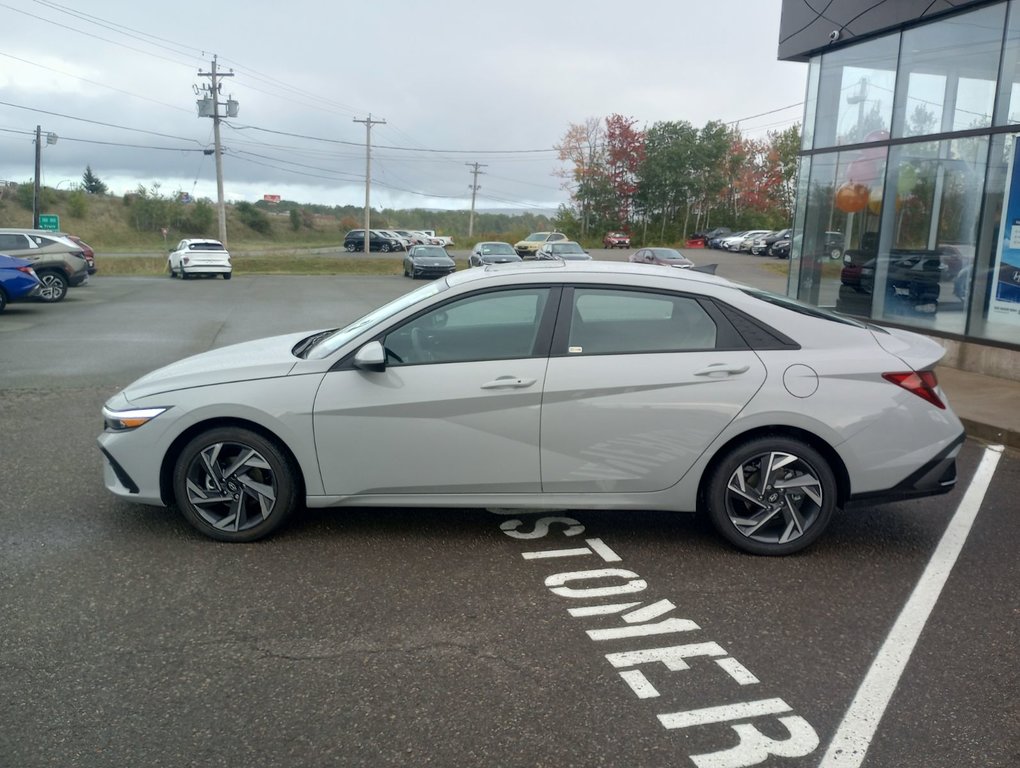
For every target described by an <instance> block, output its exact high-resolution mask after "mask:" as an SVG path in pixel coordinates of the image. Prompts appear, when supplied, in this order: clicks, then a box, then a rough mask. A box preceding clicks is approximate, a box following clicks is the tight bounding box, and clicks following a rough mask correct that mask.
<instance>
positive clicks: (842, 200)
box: [836, 182, 869, 213]
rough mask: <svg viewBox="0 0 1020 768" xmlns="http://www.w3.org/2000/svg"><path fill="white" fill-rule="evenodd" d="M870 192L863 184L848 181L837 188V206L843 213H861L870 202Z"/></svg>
mask: <svg viewBox="0 0 1020 768" xmlns="http://www.w3.org/2000/svg"><path fill="white" fill-rule="evenodd" d="M868 194H869V190H868V188H867V187H866V186H864V185H863V184H852V183H850V182H847V183H846V184H844V185H843V186H842V187H840V188H839V189H837V190H836V207H837V208H838V209H839V210H841V211H843V213H860V212H861V211H863V210H864V208H865V207H866V206H867V204H868Z"/></svg>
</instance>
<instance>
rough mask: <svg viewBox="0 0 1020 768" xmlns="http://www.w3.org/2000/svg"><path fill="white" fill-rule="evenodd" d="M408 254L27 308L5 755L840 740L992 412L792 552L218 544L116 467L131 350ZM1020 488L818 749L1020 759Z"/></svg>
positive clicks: (525, 750) (785, 756)
mask: <svg viewBox="0 0 1020 768" xmlns="http://www.w3.org/2000/svg"><path fill="white" fill-rule="evenodd" d="M743 258H745V259H750V258H751V257H743ZM412 285H413V284H412V282H411V281H410V280H406V279H404V278H401V277H359V278H354V277H335V278H323V277H315V278H301V277H243V276H239V277H235V278H234V280H232V281H231V282H230V283H226V282H224V281H212V280H209V281H189V282H187V283H185V282H182V281H172V280H168V279H166V278H162V279H160V278H152V279H145V278H111V277H102V276H99V277H97V278H96V279H95V280H94V282H93V284H92V285H91V286H89V287H88V288H84V289H80V290H77V291H74V292H72V293H71V295H70V296H69V297H68V298H67V300H66V301H64V302H62V303H61V304H59V305H52V306H46V307H35V306H33V305H30V304H26V305H13V306H11V307H10V308H9V309H8V312H7V313H5V316H4V318H3V321H4V323H3V326H2V332H0V386H2V387H3V389H4V400H3V402H4V411H3V412H4V420H3V422H4V435H5V439H4V440H3V442H2V443H0V452H2V461H3V466H4V490H3V494H2V496H0V520H2V521H3V535H2V536H0V585H2V589H0V611H2V614H0V615H2V616H3V617H4V620H3V629H2V631H0V635H2V637H3V639H4V642H3V643H2V644H0V668H2V669H3V670H4V674H3V675H0V718H2V722H3V723H4V725H3V726H2V727H0V765H12V766H44V765H47V766H48V765H89V766H123V765H129V764H145V765H151V766H162V765H166V766H176V765H181V764H186V763H192V764H206V765H220V764H222V765H240V764H244V765H252V766H261V765H265V766H270V765H345V766H359V765H362V766H398V765H399V766H405V765H430V764H431V765H438V766H477V765H499V766H538V765H549V766H593V765H607V766H619V765H626V766H663V765H696V766H701V768H706V767H708V766H743V765H768V766H779V765H790V766H809V765H810V766H815V765H820V764H823V763H822V761H823V756H824V755H825V753H826V750H827V749H828V748H829V746H830V743H831V742H832V740H833V737H834V736H835V735H836V734H837V733H838V732H839V731H840V728H841V724H842V723H844V720H845V718H846V716H847V713H848V711H850V710H851V708H852V707H851V704H852V701H853V699H854V697H855V694H856V693H857V691H858V688H859V686H860V685H861V683H862V681H864V680H865V679H866V677H867V675H868V672H869V669H870V668H871V666H872V664H873V663H874V661H875V659H876V658H879V657H880V653H881V651H882V647H883V643H885V641H886V639H887V637H888V636H889V633H890V630H891V629H892V628H893V626H894V625H895V624H896V621H897V618H898V617H899V616H900V613H901V610H902V609H903V607H904V605H906V604H907V602H908V600H909V599H910V597H911V594H912V593H913V592H914V589H915V587H916V585H917V584H918V583H919V582H920V581H921V580H922V576H923V574H924V573H925V569H926V567H927V566H928V564H929V562H930V561H931V560H932V557H933V554H934V553H935V552H936V550H937V549H938V547H939V542H940V540H941V539H942V537H943V534H944V532H945V531H946V530H947V527H948V526H949V525H950V522H951V521H952V520H953V519H954V515H956V513H957V509H958V506H959V505H960V503H961V500H962V498H963V496H964V490H965V489H966V487H967V486H968V485H969V483H970V481H971V479H972V477H973V476H974V475H975V471H976V470H977V467H978V465H979V463H980V462H981V461H982V458H983V457H984V455H985V447H984V446H983V445H981V444H978V443H972V442H968V444H967V445H966V446H965V448H964V451H963V453H962V456H961V460H960V470H961V487H960V488H959V489H958V490H957V491H956V492H955V493H953V494H951V495H949V496H943V497H937V498H934V499H927V500H922V501H914V502H903V503H897V504H890V505H886V506H883V507H875V508H865V509H862V510H858V511H855V512H853V513H844V514H841V515H838V516H837V517H836V518H835V519H834V521H833V523H832V525H831V527H830V529H829V530H828V531H827V533H826V535H825V536H824V537H823V539H822V540H821V541H820V542H819V544H818V545H817V546H815V547H814V548H812V549H811V550H810V551H809V552H807V553H805V554H803V555H800V556H794V557H788V558H756V557H751V556H746V555H741V554H739V553H737V552H735V551H734V550H731V549H729V548H727V547H726V546H725V545H724V544H722V543H721V542H720V540H719V539H718V538H717V536H716V535H715V534H714V533H713V532H712V530H711V528H710V526H709V525H708V523H707V522H706V521H703V520H701V519H698V518H695V517H693V516H687V515H670V514H665V513H641V514H637V513H633V514H622V513H613V512H609V511H607V512H582V513H574V512H570V511H547V512H541V513H533V514H526V515H520V514H516V513H509V512H507V511H505V510H469V511H455V510H442V509H438V510H408V509H376V510H367V509H366V510H310V511H306V512H305V513H304V514H302V515H301V516H300V518H299V519H298V520H296V521H295V524H294V525H292V526H290V527H288V529H287V530H286V531H285V532H283V533H282V534H280V535H278V536H277V537H275V538H272V539H270V540H268V541H265V542H261V543H258V544H252V545H223V544H217V543H214V542H211V541H209V540H207V539H205V538H203V537H201V536H200V535H198V534H197V533H194V532H193V531H192V529H191V528H190V527H189V526H188V525H187V524H186V523H185V522H184V521H183V520H181V519H179V518H178V517H177V516H176V515H175V514H173V513H169V512H166V511H164V510H160V509H155V508H144V507H138V506H134V505H130V504H126V503H123V502H121V501H119V500H117V499H115V498H114V497H112V496H111V495H109V494H108V493H107V492H106V490H105V489H104V488H103V485H102V478H101V470H100V461H99V456H98V452H97V450H96V448H95V436H96V434H97V433H98V431H99V429H100V428H101V423H100V417H99V409H100V407H101V405H102V403H103V401H104V400H105V399H106V398H107V397H108V396H109V395H110V394H112V393H113V392H115V391H116V390H117V389H119V388H120V387H121V386H123V385H125V384H126V383H127V382H128V381H130V380H131V379H133V378H135V377H136V376H137V375H139V374H140V373H142V372H145V371H148V370H151V369H152V368H154V367H156V366H158V365H160V364H162V363H165V362H169V361H171V360H173V359H176V358H178V357H181V356H183V355H186V354H191V353H193V352H197V351H202V350H206V349H211V348H216V347H219V346H222V345H225V344H228V343H232V342H235V341H240V340H244V339H248V338H254V337H258V336H264V335H269V334H271V333H284V332H289V331H294V330H302V329H314V328H317V327H326V326H335V325H338V324H341V323H343V322H345V321H347V320H350V319H353V318H354V317H356V316H358V315H360V314H362V313H363V312H364V311H366V310H367V309H370V308H371V307H374V306H376V305H378V304H379V303H381V302H383V301H385V300H387V299H388V298H392V297H394V296H396V295H399V294H400V293H403V292H405V291H407V290H409V289H410V288H411V287H412ZM450 460H451V461H456V460H457V457H456V456H451V457H450ZM1018 493H1020V457H1018V456H1017V455H1016V454H1015V453H1008V452H1007V453H1006V454H1004V455H1003V456H1002V458H1001V459H1000V461H999V464H998V466H997V468H996V469H995V471H994V474H993V476H992V477H991V480H990V484H989V487H988V491H987V493H986V494H985V495H984V497H983V499H982V500H981V501H980V505H979V508H978V509H977V510H976V515H975V517H974V521H973V528H972V529H971V530H970V531H969V532H968V533H967V535H966V536H965V538H964V539H963V540H962V541H961V544H962V550H961V554H960V556H959V560H958V561H957V562H956V563H955V564H950V565H949V566H947V567H946V575H947V577H948V578H947V580H946V582H945V586H944V587H943V588H942V589H941V591H940V592H939V593H938V594H937V595H935V599H934V602H933V609H932V611H931V613H930V615H928V616H925V617H924V618H923V619H922V620H921V627H920V630H921V631H920V634H919V636H918V639H917V643H916V646H913V647H912V648H911V650H910V652H909V653H908V656H907V658H906V660H905V665H904V668H903V670H902V674H901V677H900V678H899V681H898V683H897V684H896V685H895V686H894V687H893V689H892V691H891V696H890V698H889V700H888V703H887V707H886V709H885V712H884V715H882V716H881V717H880V718H878V719H877V722H876V723H875V728H874V731H873V735H872V736H871V737H869V738H868V739H867V740H866V742H865V743H864V745H863V747H860V748H859V750H858V751H859V754H854V755H849V754H842V755H840V756H838V757H834V758H832V759H831V760H830V761H829V762H827V763H824V764H826V765H833V766H836V765H840V766H841V765H864V766H889V765H896V766H919V767H920V766H925V767H926V768H927V767H931V768H941V767H942V766H946V767H947V768H948V767H949V766H953V767H954V768H955V767H956V766H975V767H977V766H982V768H984V767H986V766H1007V765H1010V762H1009V761H1010V760H1012V759H1015V753H1016V745H1017V743H1020V726H1018V724H1017V721H1016V717H1015V712H1016V692H1017V690H1018V684H1017V675H1016V673H1015V670H1014V667H1015V660H1016V638H1015V621H1016V612H1017V610H1018V608H1020V606H1018V604H1017V599H1016V590H1015V584H1016V583H1017V582H1018V577H1020V574H1018V567H1017V564H1016V558H1015V553H1016V551H1017V548H1018V544H1020V541H1018V537H1017V533H1016V530H1017V528H1016V526H1015V525H1014V524H1013V522H1014V521H1013V519H1012V518H1013V517H1014V516H1015V511H1014V510H1015V502H1014V500H1015V498H1016V497H1017V494H1018ZM858 758H859V760H858V761H857V762H854V760H857V759H858Z"/></svg>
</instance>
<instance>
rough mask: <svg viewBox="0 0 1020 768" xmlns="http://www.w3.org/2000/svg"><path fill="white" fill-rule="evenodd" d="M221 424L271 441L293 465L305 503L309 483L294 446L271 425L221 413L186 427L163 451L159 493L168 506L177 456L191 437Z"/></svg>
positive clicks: (170, 501)
mask: <svg viewBox="0 0 1020 768" xmlns="http://www.w3.org/2000/svg"><path fill="white" fill-rule="evenodd" d="M220 427H240V428H241V429H247V430H249V431H251V432H255V433H256V434H258V435H259V436H261V437H263V438H265V439H266V440H270V441H272V442H273V443H274V444H275V445H276V446H277V447H278V448H279V449H280V451H281V452H282V453H283V454H284V456H285V458H286V459H287V461H288V463H289V464H290V465H291V469H292V470H293V473H294V482H295V486H296V487H295V489H294V490H295V493H296V494H297V498H298V500H299V501H300V502H301V503H302V504H303V503H304V499H305V496H306V493H305V489H306V487H307V484H306V483H305V476H304V470H303V469H302V467H301V462H299V461H298V460H297V456H295V455H294V451H293V450H291V448H290V446H289V445H287V443H286V441H285V440H283V439H282V438H281V437H280V436H279V435H277V434H276V433H275V432H273V431H272V430H271V429H266V427H265V426H263V425H262V424H258V423H256V422H254V421H249V420H248V419H243V418H238V417H221V418H214V419H206V420H205V421H200V422H197V423H195V424H192V425H191V426H190V427H188V428H187V429H186V430H184V431H183V432H181V434H179V435H178V436H177V437H176V438H175V439H174V441H173V442H172V443H171V444H170V447H169V448H168V449H167V451H166V453H165V454H164V455H163V462H162V464H161V465H160V468H159V495H160V498H161V499H162V501H163V503H164V504H167V505H168V506H169V505H171V504H173V500H174V491H173V477H174V465H175V464H176V463H177V458H178V457H179V456H180V455H181V451H183V450H184V446H186V445H187V444H188V443H189V442H191V440H192V439H193V438H194V437H196V436H197V435H200V434H201V433H203V432H208V431H209V430H210V429H218V428H220Z"/></svg>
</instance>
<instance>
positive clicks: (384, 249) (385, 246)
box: [379, 243, 390, 253]
mask: <svg viewBox="0 0 1020 768" xmlns="http://www.w3.org/2000/svg"><path fill="white" fill-rule="evenodd" d="M379 250H380V251H382V252H383V253H389V252H390V244H389V243H383V244H382V245H380V246H379Z"/></svg>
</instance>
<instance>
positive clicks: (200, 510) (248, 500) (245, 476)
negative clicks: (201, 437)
mask: <svg viewBox="0 0 1020 768" xmlns="http://www.w3.org/2000/svg"><path fill="white" fill-rule="evenodd" d="M277 486H278V479H277V477H276V475H275V473H274V472H273V468H272V466H271V465H270V463H269V462H268V461H267V460H266V459H265V457H264V456H262V454H261V453H259V452H258V451H257V450H255V449H254V448H252V447H251V446H249V445H245V444H244V443H239V442H217V443H212V444H211V445H208V446H207V447H205V448H203V449H202V450H201V451H200V452H199V453H197V454H196V455H195V456H194V457H193V458H192V460H191V462H190V464H189V465H188V468H187V471H186V487H187V498H188V502H189V503H190V504H191V506H192V508H193V509H194V510H195V512H196V513H197V514H198V515H199V516H200V517H201V518H202V519H203V520H204V521H205V522H206V523H208V524H209V525H211V526H212V527H213V528H215V529H217V530H219V531H224V532H235V533H238V532H242V531H247V530H249V529H251V528H254V527H255V526H257V525H260V524H261V523H263V522H264V521H265V520H267V519H269V517H270V515H272V514H273V510H274V508H275V507H276V499H277V490H278V489H277Z"/></svg>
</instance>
